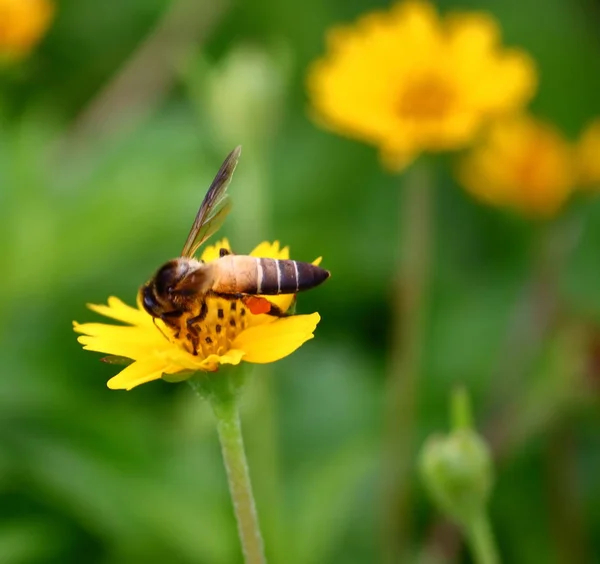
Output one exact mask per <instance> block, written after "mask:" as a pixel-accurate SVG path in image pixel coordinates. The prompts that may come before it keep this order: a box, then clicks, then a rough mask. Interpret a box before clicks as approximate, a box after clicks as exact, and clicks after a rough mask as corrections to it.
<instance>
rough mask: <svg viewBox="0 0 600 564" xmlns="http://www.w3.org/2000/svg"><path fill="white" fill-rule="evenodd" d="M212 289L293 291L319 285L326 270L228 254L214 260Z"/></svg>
mask: <svg viewBox="0 0 600 564" xmlns="http://www.w3.org/2000/svg"><path fill="white" fill-rule="evenodd" d="M212 265H213V266H214V267H215V268H216V270H217V273H216V276H215V282H214V284H213V287H212V290H213V291H215V292H219V293H224V294H252V295H256V294H265V295H274V294H295V293H296V292H301V291H302V290H309V289H310V288H314V287H315V286H318V285H319V284H321V282H323V281H324V280H326V279H327V278H329V271H327V270H325V269H324V268H321V267H319V266H315V265H314V264H309V263H306V262H298V261H295V260H278V259H272V258H255V257H250V256H246V255H228V256H225V257H222V258H220V259H218V260H217V261H215V262H213V263H212Z"/></svg>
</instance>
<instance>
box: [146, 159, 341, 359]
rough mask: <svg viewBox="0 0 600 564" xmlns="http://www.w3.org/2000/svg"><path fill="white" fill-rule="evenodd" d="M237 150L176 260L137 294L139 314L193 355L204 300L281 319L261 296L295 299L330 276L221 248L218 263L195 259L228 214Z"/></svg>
mask: <svg viewBox="0 0 600 564" xmlns="http://www.w3.org/2000/svg"><path fill="white" fill-rule="evenodd" d="M240 153H241V147H237V148H236V149H234V150H233V151H232V152H231V153H230V154H229V155H228V156H227V158H226V159H225V161H224V162H223V164H222V165H221V168H220V169H219V171H218V172H217V175H216V176H215V179H214V180H213V182H212V184H211V185H210V187H209V189H208V192H207V193H206V196H205V197H204V200H203V201H202V204H201V205H200V209H199V210H198V213H197V214H196V218H195V220H194V223H193V224H192V228H191V230H190V233H189V235H188V237H187V239H186V241H185V244H184V246H183V250H182V251H181V255H180V256H179V257H177V258H174V259H172V260H170V261H168V262H167V263H165V264H164V265H163V266H161V267H160V268H159V269H158V271H157V272H156V273H155V274H154V276H153V277H152V278H151V279H150V280H149V281H148V282H147V283H146V284H144V285H143V286H142V287H141V289H140V297H141V302H142V305H143V307H144V309H145V310H146V311H147V312H148V313H149V314H150V315H151V316H152V318H153V320H154V322H155V324H156V319H160V320H161V321H162V322H163V323H164V324H165V325H166V326H168V327H171V328H172V329H173V330H174V334H175V337H176V338H178V337H179V335H180V334H181V333H183V334H184V335H185V336H186V338H187V339H188V341H189V342H190V343H191V348H192V351H191V352H192V353H193V354H198V342H199V335H198V333H199V323H201V322H202V321H204V320H205V319H206V317H207V315H208V312H209V298H223V299H226V300H231V301H232V309H235V303H233V302H234V301H237V300H241V301H242V302H243V303H244V304H245V305H246V307H247V308H248V309H249V311H250V312H251V313H253V314H261V313H266V314H269V315H274V316H279V317H281V316H285V315H286V314H285V312H283V311H281V309H279V308H278V307H277V306H276V305H275V304H273V303H271V302H270V301H268V300H267V299H266V298H263V297H261V296H264V295H277V294H295V293H296V292H301V291H303V290H309V289H311V288H314V287H315V286H318V285H319V284H321V283H322V282H324V281H325V280H326V279H327V278H329V271H327V270H325V269H323V268H320V267H319V266H316V265H313V264H309V263H305V262H298V261H295V260H280V259H273V258H256V257H251V256H247V255H235V254H232V253H231V252H229V251H228V250H227V249H220V252H219V254H220V256H219V258H218V259H216V260H214V261H211V262H209V263H205V262H203V261H202V260H198V259H197V258H195V257H194V255H195V254H196V252H197V251H198V249H199V248H200V246H201V245H202V244H203V243H204V242H205V241H206V240H207V239H209V237H211V236H212V235H214V234H215V233H216V232H217V231H218V230H219V228H220V227H221V225H222V224H223V222H224V220H225V218H226V216H227V214H228V213H229V212H230V210H231V201H230V199H229V196H228V194H227V188H228V186H229V183H230V182H231V178H232V176H233V172H234V170H235V167H236V166H237V163H238V160H239V157H240Z"/></svg>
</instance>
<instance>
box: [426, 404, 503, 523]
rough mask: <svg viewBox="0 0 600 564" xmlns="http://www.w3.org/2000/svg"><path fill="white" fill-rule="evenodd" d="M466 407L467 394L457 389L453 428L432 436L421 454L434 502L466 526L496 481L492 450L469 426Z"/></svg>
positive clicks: (446, 513) (479, 508)
mask: <svg viewBox="0 0 600 564" xmlns="http://www.w3.org/2000/svg"><path fill="white" fill-rule="evenodd" d="M461 410H462V412H461ZM465 410H467V411H468V405H467V403H466V395H465V394H464V392H458V393H457V394H455V395H454V397H453V409H452V412H453V417H454V429H453V430H452V431H451V432H450V433H449V434H448V435H446V436H433V437H431V438H429V439H428V440H427V442H426V443H425V445H424V447H423V450H422V452H421V457H420V470H421V475H422V478H423V481H424V483H425V486H426V488H427V490H428V492H429V494H430V496H431V498H432V499H433V501H434V503H436V504H437V506H438V507H439V509H440V510H441V511H442V512H443V513H444V514H445V515H447V516H448V517H450V518H451V519H453V520H454V521H456V522H458V523H459V524H461V525H463V526H465V525H467V524H468V523H470V522H471V521H472V520H473V519H474V518H476V516H478V515H480V514H481V512H482V511H483V510H484V509H485V505H486V503H487V501H488V499H489V496H490V493H491V490H492V482H493V476H492V475H493V470H492V461H491V455H490V452H489V449H488V447H487V445H486V444H485V442H484V441H483V439H482V438H481V437H480V436H479V435H478V434H477V433H476V432H475V431H473V430H472V429H470V428H469V427H467V426H466V422H467V421H469V419H470V413H466V412H465Z"/></svg>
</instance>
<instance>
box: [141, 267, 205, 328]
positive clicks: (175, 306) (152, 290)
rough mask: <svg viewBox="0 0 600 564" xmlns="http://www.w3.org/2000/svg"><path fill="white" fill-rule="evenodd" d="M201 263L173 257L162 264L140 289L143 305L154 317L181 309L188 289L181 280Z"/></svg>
mask: <svg viewBox="0 0 600 564" xmlns="http://www.w3.org/2000/svg"><path fill="white" fill-rule="evenodd" d="M198 266H199V263H198V261H195V260H189V259H183V258H178V259H173V260H170V261H169V262H167V263H166V264H164V265H163V266H161V267H160V268H159V269H158V271H157V272H156V274H155V275H154V276H153V277H152V278H151V279H150V280H149V281H148V282H147V283H146V284H144V286H142V288H141V290H140V294H141V298H142V305H143V306H144V309H145V310H146V311H147V312H148V313H149V314H150V315H151V316H152V317H162V316H163V315H164V314H165V313H169V312H172V311H174V310H179V309H180V307H181V303H180V302H181V299H182V298H184V297H185V296H186V293H187V292H186V290H185V288H184V287H183V286H182V284H181V282H182V281H183V280H184V278H185V277H186V276H188V275H189V274H190V273H192V272H194V271H196V269H197V268H198Z"/></svg>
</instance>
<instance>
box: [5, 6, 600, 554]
mask: <svg viewBox="0 0 600 564" xmlns="http://www.w3.org/2000/svg"><path fill="white" fill-rule="evenodd" d="M438 5H439V7H440V9H442V10H447V9H453V8H468V9H485V10H490V11H491V12H492V13H493V14H494V15H495V16H496V17H497V18H498V19H499V21H500V22H501V24H502V26H503V30H504V38H505V43H506V44H507V45H519V46H522V47H523V48H525V49H527V50H528V51H529V52H530V53H531V54H532V55H533V57H534V58H535V59H536V61H537V63H538V66H539V70H540V80H541V85H540V89H539V93H538V95H537V97H536V99H535V101H534V103H533V109H534V111H536V112H538V113H539V114H540V115H542V116H544V117H546V118H548V119H550V120H552V121H554V122H555V123H556V124H557V125H558V126H559V127H561V128H562V129H563V131H565V133H566V134H567V135H570V136H572V137H574V136H575V135H576V134H577V133H578V132H579V130H580V129H581V127H582V126H583V125H584V123H585V122H587V121H588V120H589V119H590V118H592V117H593V116H595V115H598V114H600V97H599V96H598V92H599V91H600V34H599V33H598V30H599V29H600V3H598V2H596V1H593V0H547V1H546V2H544V3H540V2H538V1H535V0H520V1H516V0H503V1H502V2H492V1H491V0H490V1H487V2H485V1H483V0H480V1H473V2H464V3H461V4H460V5H458V4H455V3H453V2H439V3H438ZM384 6H386V4H385V3H384V2H368V1H366V0H352V1H350V2H344V1H341V0H338V1H336V2H321V1H317V0H306V1H305V2H297V3H283V2H275V1H274V0H256V1H254V2H245V3H242V2H237V3H234V2H232V3H229V2H226V1H219V0H217V1H210V2H209V1H208V0H179V1H173V2H167V1H166V0H128V1H127V2H121V3H115V2H106V3H101V2H95V1H93V0H63V1H61V2H58V3H57V13H56V18H55V21H54V22H53V24H52V26H51V28H50V30H49V32H48V34H47V36H46V37H45V38H44V40H43V42H42V44H41V45H39V46H38V48H37V49H35V50H34V52H33V53H32V54H31V56H30V57H28V58H27V59H25V60H24V61H23V62H21V63H20V64H19V65H15V66H12V67H11V68H9V69H8V68H7V69H5V70H3V71H2V72H1V74H0V79H1V80H2V83H1V86H0V235H1V240H2V247H1V250H0V258H1V267H0V270H1V272H2V275H1V277H0V280H1V282H0V288H1V289H2V291H1V292H0V318H1V319H2V324H1V329H0V332H1V333H0V335H1V338H0V343H1V347H2V348H1V352H2V365H1V368H0V371H1V374H2V377H1V378H0V390H1V392H0V500H1V501H0V562H1V563H2V564H5V563H6V564H17V563H19V564H20V563H34V562H35V563H38V562H39V563H54V562H56V563H58V562H60V563H67V562H73V563H79V562H98V563H110V564H119V563H128V564H130V563H145V562H175V563H192V562H193V563H199V562H201V563H210V564H213V563H214V564H228V563H235V562H240V561H241V555H240V552H239V544H238V540H237V534H236V529H235V523H234V520H233V514H232V510H231V506H230V500H229V494H228V491H227V489H226V482H225V477H224V472H223V470H222V462H221V459H220V452H219V447H218V444H217V440H216V434H215V431H214V425H213V421H212V414H211V413H210V409H209V408H208V406H206V405H203V404H201V402H200V401H199V400H198V399H197V398H196V397H194V395H193V393H192V391H191V389H190V388H189V387H188V386H186V385H183V384H179V385H172V384H167V383H164V382H162V381H159V382H154V383H151V384H148V385H144V386H142V387H140V388H137V389H135V390H134V391H132V392H131V393H124V392H113V391H109V390H108V389H107V388H106V385H105V383H106V381H107V380H108V379H109V378H110V377H111V376H112V375H113V374H114V373H115V371H116V367H115V366H110V365H106V364H102V363H101V362H99V357H100V355H95V354H90V353H87V352H85V351H83V350H82V349H81V346H80V345H78V343H77V341H76V336H75V334H74V333H73V332H72V328H71V322H72V320H77V321H80V322H84V321H91V320H97V319H98V317H97V316H96V315H95V314H93V313H92V312H90V311H88V310H87V309H86V307H85V304H86V303H88V302H91V303H104V302H105V301H106V298H107V297H108V296H109V295H117V296H119V297H121V298H122V299H123V300H125V301H127V302H129V303H134V301H135V295H136V292H137V289H138V287H139V286H140V285H141V284H142V283H143V282H144V281H145V280H146V279H147V278H148V277H149V276H150V275H151V274H152V272H153V271H154V269H155V268H156V267H158V266H159V265H160V264H161V263H162V262H164V261H165V260H166V259H168V258H171V257H173V256H174V255H176V254H177V253H178V252H179V250H180V248H181V246H182V244H183V241H184V239H185V236H186V235H187V232H188V229H189V227H190V224H191V222H192V219H193V217H194V214H195V212H196V210H197V207H198V205H199V203H200V201H201V198H202V197H203V195H204V192H205V190H206V188H207V186H208V184H209V182H210V180H211V179H212V177H213V175H214V173H215V172H216V170H217V168H218V166H219V164H220V162H221V161H222V159H223V158H224V156H225V155H226V154H227V152H228V151H229V150H231V149H232V148H233V147H234V146H235V145H236V144H238V143H242V144H243V145H244V152H243V155H242V159H241V162H240V165H239V167H238V169H237V172H236V176H235V178H234V181H233V184H232V186H231V188H230V193H231V195H232V197H233V199H234V211H233V212H232V214H231V216H230V218H229V219H228V221H227V223H226V225H225V227H224V228H223V230H222V232H221V233H222V235H224V236H228V237H229V238H230V240H231V241H232V245H233V248H234V249H235V250H236V251H237V252H247V251H249V250H250V249H251V248H253V247H254V246H255V244H257V243H258V242H260V240H262V239H279V240H280V241H281V242H282V243H283V244H287V245H290V247H291V250H292V255H293V257H294V258H297V259H299V260H306V261H310V260H313V259H314V258H315V257H316V256H319V255H323V257H324V259H323V265H324V266H325V267H326V268H328V269H330V270H331V271H332V273H333V275H332V278H331V279H330V280H329V281H328V282H327V284H325V285H324V286H322V287H320V288H318V289H317V290H315V291H312V292H309V293H307V294H306V295H302V296H301V298H300V299H299V304H298V309H299V311H300V312H312V311H318V312H320V314H321V316H322V322H321V323H320V325H319V327H318V329H317V332H316V336H315V339H314V340H312V341H310V342H309V343H307V344H306V345H305V346H304V347H302V348H301V349H300V350H299V351H298V352H297V353H295V354H294V355H292V356H291V357H289V358H286V359H284V360H282V361H281V362H278V363H276V364H275V365H273V366H268V367H260V368H259V369H257V370H256V371H255V373H254V377H253V378H252V379H251V384H250V388H249V389H248V390H247V392H246V394H245V397H244V405H243V420H244V432H245V436H246V441H247V449H248V456H249V459H250V465H251V473H252V478H253V481H254V485H255V490H256V492H255V493H256V496H257V504H258V510H259V514H260V517H261V521H262V526H263V532H264V537H265V543H266V546H267V555H268V558H269V560H270V561H271V562H273V563H282V562H285V563H289V564H295V563H297V564H325V563H334V562H335V563H338V562H344V563H366V562H378V561H380V560H381V554H382V547H381V543H382V535H381V530H382V523H381V494H380V489H381V488H380V485H381V461H382V458H383V454H382V448H383V445H382V438H381V437H382V436H383V428H384V405H385V403H386V401H385V397H384V396H385V389H386V388H385V381H386V367H387V366H388V364H389V359H390V354H391V353H390V345H391V342H392V326H393V323H394V321H393V303H394V300H395V298H396V291H395V288H396V284H395V282H394V272H395V270H396V266H395V265H396V262H397V255H398V238H399V233H400V231H401V227H402V226H401V225H399V219H398V218H399V215H400V214H399V209H398V207H399V204H398V202H399V191H400V190H401V186H402V177H400V176H393V175H390V174H387V173H385V172H384V171H383V170H382V169H381V166H380V164H379V162H378V159H377V156H376V152H375V150H374V149H372V148H370V147H367V146H364V145H362V144H360V143H357V142H352V141H349V140H346V139H343V138H340V137H337V136H334V135H331V134H329V133H326V132H324V131H322V130H320V129H318V128H317V127H316V126H315V125H314V124H313V123H312V122H311V121H310V119H309V117H308V113H307V99H306V94H305V88H304V79H305V73H306V69H307V66H308V65H309V63H310V62H311V61H312V60H314V59H315V58H316V57H318V56H320V55H321V54H322V53H323V51H324V35H325V32H326V30H327V29H328V28H329V27H330V26H331V25H334V24H336V23H342V22H350V21H353V20H354V19H355V18H356V17H357V16H358V15H360V14H361V13H363V12H364V11H368V10H371V9H373V8H375V7H384ZM599 158H600V156H599ZM449 170H450V168H449V167H442V166H440V167H439V170H437V171H436V173H437V174H436V183H437V186H436V203H435V208H436V209H435V224H434V233H435V235H434V237H435V241H434V245H433V248H434V251H433V252H434V265H433V271H432V281H431V287H430V296H429V308H428V311H427V319H426V343H425V357H424V363H423V373H422V374H421V376H420V380H419V387H418V397H417V398H416V402H417V419H416V422H415V426H414V429H413V430H412V431H411V432H412V433H413V437H414V440H413V442H412V446H411V449H412V451H413V455H412V456H411V457H410V460H409V461H408V462H409V464H410V472H409V474H408V475H407V476H406V477H405V479H406V480H408V486H409V488H410V491H411V492H412V496H411V500H410V503H409V504H408V505H407V506H406V507H405V508H404V509H403V510H404V511H406V513H407V515H406V516H405V517H406V519H407V520H408V521H409V522H410V527H409V528H410V539H409V542H408V543H407V544H406V546H405V547H404V548H405V552H404V553H403V556H402V557H399V560H398V561H399V562H470V561H471V560H470V557H469V555H468V554H467V551H466V550H465V549H464V547H462V545H461V542H460V541H459V540H458V537H457V533H456V530H455V529H454V528H453V527H452V526H450V525H448V524H445V522H444V520H443V519H442V518H441V517H440V515H439V514H438V512H437V511H436V510H435V509H434V508H433V507H432V505H431V503H430V502H429V501H428V499H427V497H426V495H425V492H424V491H423V488H422V486H421V484H420V481H419V479H418V476H417V474H416V470H415V466H414V461H415V460H416V458H417V451H418V448H419V447H420V445H422V443H423V441H424V440H425V438H426V437H427V436H429V435H430V434H431V433H433V432H436V431H443V430H445V429H446V428H447V425H448V423H447V403H448V395H449V393H450V391H451V390H452V388H453V386H455V385H456V384H460V383H462V384H465V385H466V386H467V387H468V389H469V390H470V392H471V395H472V399H473V404H474V410H475V418H476V421H477V424H478V427H479V428H480V429H481V430H482V431H484V432H485V434H486V436H487V437H489V439H490V441H491V444H492V447H493V449H494V451H495V452H496V453H497V454H498V461H497V466H496V487H495V491H494V495H493V498H492V501H491V505H490V514H491V519H492V523H493V526H494V529H495V531H496V535H497V539H498V543H499V547H500V552H501V554H502V556H503V559H504V561H505V562H511V563H539V562H545V563H550V564H552V563H557V564H559V563H567V562H568V563H584V562H600V415H599V410H598V408H599V405H600V404H599V401H598V393H599V389H600V373H599V371H600V364H598V354H599V353H598V343H597V338H596V336H595V323H597V321H598V319H599V318H600V290H599V286H598V280H599V279H600V263H599V261H598V254H599V253H598V251H599V250H600V201H594V200H591V201H587V202H585V203H578V204H576V205H574V206H573V207H572V208H571V209H569V210H568V211H567V212H566V213H565V214H564V216H563V217H561V218H559V220H557V222H556V224H555V225H553V226H552V227H551V229H552V230H553V231H552V233H553V235H552V237H545V238H544V236H543V235H540V232H542V231H544V230H546V229H548V228H547V227H542V226H540V225H536V224H534V223H528V222H526V221H525V220H522V219H518V218H515V217H513V216H509V215H507V214H505V213H502V212H499V211H497V210H491V209H486V208H484V207H482V206H481V205H479V204H477V203H475V202H474V201H472V200H471V199H470V198H469V197H468V196H467V195H466V194H465V193H464V192H462V191H461V189H460V188H459V187H458V186H457V185H456V184H455V182H454V181H453V179H452V177H451V175H450V173H449ZM540 240H543V241H546V243H540ZM548 240H550V241H551V243H550V244H549V245H548ZM540 245H546V247H547V246H550V250H548V249H547V248H546V247H544V248H545V251H540ZM546 253H549V254H550V255H551V257H553V258H552V260H551V261H550V262H551V263H552V265H553V268H551V269H550V270H549V272H548V271H544V272H545V273H546V277H545V278H543V279H542V280H540V279H539V276H538V274H537V272H538V271H539V268H538V266H539V263H540V260H542V262H543V260H545V259H544V258H543V259H540V255H542V256H543V257H546V258H547V254H546ZM556 254H557V255H558V258H556ZM536 265H538V266H536ZM548 311H550V313H548Z"/></svg>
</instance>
